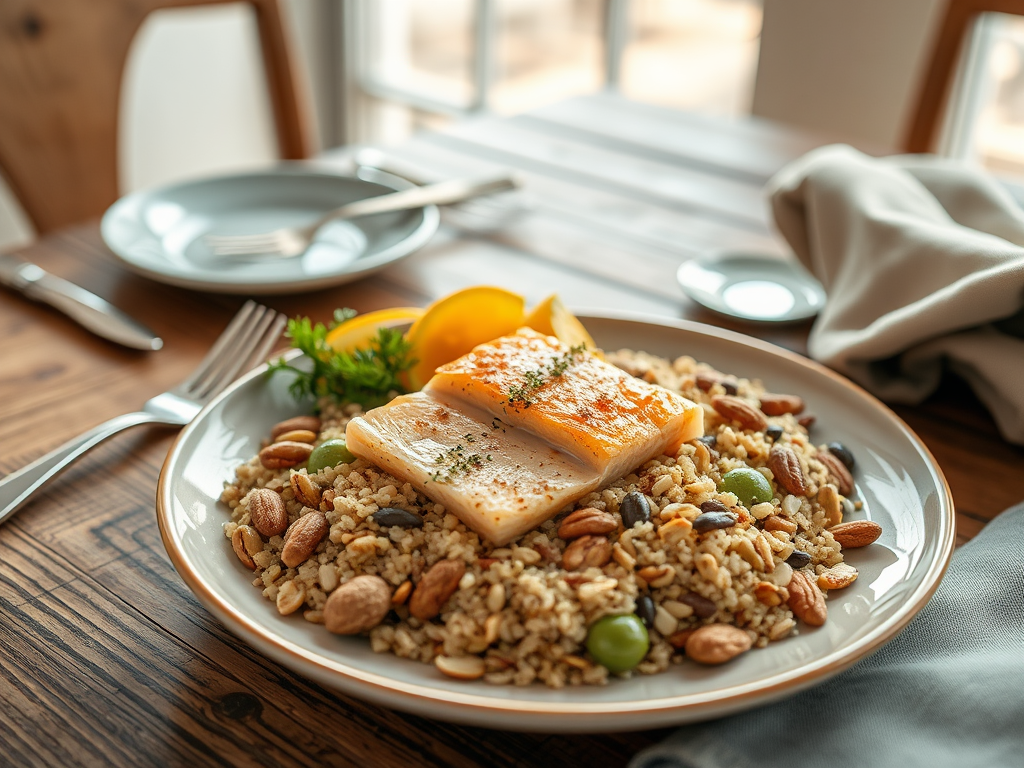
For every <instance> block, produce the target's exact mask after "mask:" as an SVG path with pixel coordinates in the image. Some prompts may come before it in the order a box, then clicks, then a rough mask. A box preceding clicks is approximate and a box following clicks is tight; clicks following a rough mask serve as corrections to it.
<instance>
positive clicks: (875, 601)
mask: <svg viewBox="0 0 1024 768" xmlns="http://www.w3.org/2000/svg"><path fill="white" fill-rule="evenodd" d="M583 319H584V322H585V323H586V326H587V328H588V329H589V330H590V332H591V333H592V334H593V336H594V339H595V340H596V342H597V343H598V345H599V346H601V347H603V348H604V349H619V348H622V347H630V348H633V349H645V350H647V351H649V352H653V353H656V354H659V355H665V356H669V357H674V356H678V355H681V354H688V355H692V356H694V357H696V358H697V359H699V360H705V361H707V362H709V363H711V364H713V365H715V366H716V367H718V368H719V369H721V370H723V371H729V372H732V373H735V374H738V375H740V376H746V377H757V378H760V379H762V380H763V381H764V382H765V384H766V385H767V386H768V387H769V388H770V389H772V390H774V391H778V392H792V393H797V394H801V395H803V396H804V397H805V398H806V400H807V401H808V404H809V410H810V411H812V412H814V413H815V414H817V416H818V423H817V424H816V425H815V427H814V432H813V437H814V439H815V441H816V442H827V441H830V440H841V441H842V442H844V443H845V444H846V445H847V446H848V447H849V448H850V449H851V450H852V451H853V452H854V454H855V455H856V458H857V471H856V480H857V490H858V492H859V494H860V497H861V498H862V499H863V500H864V502H865V511H864V512H862V513H858V515H857V516H856V518H855V519H857V518H860V517H867V518H870V519H873V520H876V521H878V522H879V523H880V524H881V525H882V528H883V531H884V532H883V534H882V537H881V539H879V541H878V542H877V543H876V544H874V545H872V546H870V547H866V548H864V549H861V550H854V551H851V552H849V553H848V555H847V556H848V559H849V561H850V562H851V563H852V564H854V565H855V566H856V567H857V568H858V569H859V570H860V578H859V579H858V580H857V581H856V582H855V583H854V584H853V585H852V586H851V587H849V588H847V589H845V590H843V591H842V592H836V593H833V597H831V598H830V599H829V619H828V622H827V623H826V625H825V626H824V627H821V628H819V629H813V630H811V629H808V628H806V627H803V626H802V627H801V632H800V634H799V635H798V636H796V637H792V638H789V639H786V640H784V641H782V642H778V643H773V644H772V645H771V646H769V647H768V648H766V649H764V650H755V651H752V652H750V653H747V654H744V655H743V656H741V657H740V658H738V659H736V660H735V661H733V662H730V663H729V664H726V665H724V666H722V667H716V668H708V667H701V666H699V665H697V664H692V663H684V664H682V665H679V666H673V667H671V668H670V669H669V670H668V671H667V672H665V673H663V674H659V675H652V676H643V675H638V676H635V677H633V678H632V679H629V680H621V679H613V680H612V681H611V682H610V683H609V684H608V685H607V686H604V687H579V688H572V689H562V690H550V689H548V688H546V687H545V686H543V685H540V684H536V685H531V686H528V687H523V688H515V687H507V686H490V685H487V684H486V683H483V682H479V681H478V682H472V683H466V682H459V681H456V680H453V679H450V678H446V677H444V676H443V675H442V674H441V673H440V672H439V671H438V670H437V669H435V668H434V667H433V666H432V665H427V664H421V663H419V662H414V661H409V660H405V659H399V658H397V657H395V656H391V655H383V654H381V655H378V654H375V653H373V652H372V651H371V650H370V647H369V643H368V642H367V641H366V640H365V639H364V638H351V637H338V636H334V635H331V634H329V633H328V632H326V631H325V630H324V629H323V627H321V626H318V625H314V624H310V623H308V622H306V621H304V620H303V619H302V618H301V617H299V616H295V615H293V616H289V617H282V616H280V615H278V613H277V610H276V608H275V606H274V605H273V604H272V603H271V602H269V601H268V600H266V599H264V598H263V597H262V596H261V594H260V590H258V589H256V588H255V587H253V586H252V585H251V583H250V579H251V572H250V571H247V570H245V568H244V567H243V566H242V565H241V564H240V563H239V562H238V559H237V558H236V557H235V556H234V555H233V553H232V552H231V546H230V542H229V541H228V540H227V539H226V538H225V537H224V536H223V534H222V532H221V525H222V524H223V523H224V522H225V521H227V520H228V519H229V517H230V516H229V513H228V510H227V508H226V507H224V506H223V505H221V504H219V503H218V502H217V498H218V495H219V493H220V491H221V489H222V488H223V485H224V482H225V481H226V480H228V479H230V478H231V477H233V470H234V468H235V466H237V465H238V464H239V463H241V462H243V461H246V460H247V459H249V458H250V457H251V456H253V455H254V454H255V453H256V452H257V451H258V449H259V447H260V439H261V438H263V437H264V436H265V435H267V434H268V433H269V431H270V427H271V426H272V425H273V424H274V423H276V422H278V421H280V420H282V419H284V418H288V417H291V416H294V415H297V414H298V413H300V412H302V408H301V407H300V406H298V405H297V404H296V403H295V402H294V401H293V400H292V399H291V397H290V396H289V395H288V393H287V391H286V389H287V382H286V381H285V380H284V379H283V378H276V379H269V380H268V379H267V378H266V377H265V376H263V375H262V374H261V373H260V372H258V371H257V372H255V373H253V374H250V375H249V376H248V377H246V378H244V379H242V380H241V381H240V382H238V383H237V384H236V385H235V386H233V387H232V388H231V389H229V390H228V391H227V392H225V393H224V394H223V395H222V396H221V397H219V398H218V399H217V400H215V401H214V402H213V403H211V404H210V405H209V406H208V407H207V408H206V409H205V410H204V411H203V412H202V413H201V414H200V415H199V417H197V418H196V420H195V421H193V422H192V423H191V424H190V425H189V426H188V427H186V428H185V430H184V431H183V432H182V433H181V435H180V436H179V438H178V440H177V442H175V444H174V446H173V448H172V449H171V452H170V454H169V455H168V457H167V462H166V464H165V465H164V468H163V472H162V474H161V476H160V487H159V491H158V495H157V511H158V519H159V523H160V530H161V534H162V536H163V540H164V544H165V546H166V547H167V551H168V554H169V555H170V557H171V560H172V562H173V563H174V566H175V567H176V568H177V569H178V572H179V573H180V574H181V576H182V578H183V579H184V580H185V582H186V583H187V584H188V586H189V587H190V588H191V589H192V591H193V592H194V593H195V595H196V597H198V598H199V600H200V602H202V604H203V605H205V606H206V607H207V608H208V609H209V610H210V611H211V612H212V613H213V614H214V615H215V616H216V617H217V618H218V619H219V620H220V621H222V622H223V623H224V625H225V626H226V627H227V628H228V629H229V630H230V631H231V632H233V633H234V634H236V635H237V636H238V637H239V638H241V639H242V640H243V641H245V642H247V643H249V644H251V645H252V646H254V647H255V648H257V649H259V650H260V651H262V652H263V653H265V654H266V655H268V656H270V657H271V658H273V659H275V660H276V661H278V662H280V663H281V664H283V665H285V666H287V667H290V668H292V669H293V670H295V671H296V672H298V673H300V674H303V675H306V676H308V677H310V678H312V679H314V680H316V681H318V682H320V683H322V684H324V685H327V686H331V687H334V688H337V689H340V690H342V691H344V692H346V693H350V694H352V695H354V696H359V697H362V698H365V699H369V700H371V701H374V702H377V703H379V704H383V705H385V706H388V707H394V708H396V709H401V710H406V711H409V712H414V713H416V714H419V715H423V716H426V717H435V718H443V719H446V720H453V721H457V722H462V723H467V724H473V725H481V726H486V727H490V728H503V729H518V730H533V731H556V732H561V733H566V732H573V731H580V732H585V731H612V730H629V729H647V728H656V727H662V726H667V725H673V724H677V723H683V722H688V721H694V720H701V719H707V718H711V717H715V716H719V715H723V714H726V713H730V712H735V711H738V710H741V709H746V708H749V707H752V706H755V705H757V704H763V703H765V702H768V701H771V700H773V699H777V698H779V697H782V696H785V695H789V694H791V693H794V692H795V691H797V690H800V689H802V688H805V687H807V686H810V685H813V684H815V683H818V682H821V681H823V680H825V679H826V678H828V677H830V676H831V675H834V674H835V673H837V672H839V671H840V670H842V669H844V668H846V667H848V666H849V665H851V664H853V663H854V662H855V661H856V660H857V659H859V658H861V657H863V656H864V655H865V654H868V653H870V652H871V651H873V650H875V649H876V648H878V647H879V646H880V645H882V644H883V643H884V642H886V641H887V640H889V639H890V638H892V637H893V636H894V635H895V634H896V633H897V632H898V631H899V630H900V629H901V628H902V627H903V626H905V625H906V623H907V622H908V621H909V620H910V619H911V618H912V617H913V616H914V614H915V613H917V611H918V610H920V608H921V607H922V606H923V605H924V603H925V602H926V601H927V600H928V598H929V597H930V596H931V594H932V592H933V591H934V590H935V587H936V586H937V584H938V582H939V579H940V577H941V576H942V573H943V572H944V570H945V568H946V565H947V563H948V562H949V557H950V555H951V554H952V551H953V541H954V535H953V530H954V521H953V505H952V500H951V498H950V495H949V489H948V487H947V486H946V484H945V481H944V479H943V477H942V474H941V473H940V471H939V469H938V467H937V466H936V464H935V461H934V460H933V459H932V457H931V456H930V454H929V453H928V451H927V450H926V449H925V447H924V446H923V445H922V444H921V442H920V441H919V440H918V438H917V437H916V436H915V435H914V434H913V433H912V432H911V431H910V429H909V428H908V427H907V426H906V425H905V424H903V422H902V421H900V420H899V419H898V418H897V417H896V416H895V415H894V414H893V413H892V412H891V411H889V410H888V409H887V408H886V407H885V406H883V405H882V404H881V403H879V402H878V401H877V400H875V399H874V398H873V397H871V396H870V395H868V394H866V393H865V392H864V391H862V390H861V389H859V388H858V387H856V386H855V385H853V384H851V383H850V382H849V381H847V380H846V379H844V378H842V377H840V376H838V375H836V374H834V373H832V372H830V371H828V370H826V369H824V368H822V367H821V366H819V365H817V364H815V363H812V362H809V361H808V360H806V359H804V358H801V357H799V356H797V355H794V354H791V353H789V352H786V351H785V350H782V349H779V348H778V347H774V346H772V345H769V344H766V343H763V342H760V341H756V340H754V339H750V338H747V337H745V336H741V335H739V334H734V333H729V332H726V331H722V330H720V329H717V328H711V327H708V326H702V325H698V324H695V323H684V322H667V321H644V320H640V319H627V318H615V317H594V316H591V317H584V318H583ZM306 412H308V410H307V411H306Z"/></svg>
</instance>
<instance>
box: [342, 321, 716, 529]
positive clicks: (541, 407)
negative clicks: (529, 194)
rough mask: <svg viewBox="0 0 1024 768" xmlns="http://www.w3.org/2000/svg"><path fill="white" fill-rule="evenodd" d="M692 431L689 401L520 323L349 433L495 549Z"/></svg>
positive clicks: (695, 426)
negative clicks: (507, 333)
mask: <svg viewBox="0 0 1024 768" xmlns="http://www.w3.org/2000/svg"><path fill="white" fill-rule="evenodd" d="M701 434H703V411H702V410H701V408H700V407H699V406H697V405H696V404H694V403H692V402H690V401H689V400H687V399H685V398H683V397H680V396H679V395H677V394H674V393H672V392H669V391H668V390H666V389H663V388H661V387H657V386H655V385H653V384H648V383H647V382H645V381H642V380H640V379H636V378H634V377H632V376H630V375H629V374H626V373H625V372H623V371H621V370H619V369H618V368H616V367H614V366H612V365H609V364H607V363H605V362H603V361H601V360H598V359H597V358H595V357H593V356H592V355H590V354H586V353H585V352H582V351H580V350H573V349H570V348H569V347H567V346H566V345H564V344H562V343H561V342H559V341H558V340H557V339H556V338H554V337H550V336H543V335H541V334H538V333H536V332H534V331H531V330H529V329H522V330H520V331H519V332H518V333H516V334H514V335H512V336H505V337H502V338H500V339H496V340H495V341H492V342H489V343H487V344H482V345H480V346H479V347H477V348H476V349H474V350H473V351H472V352H471V353H470V354H468V355H465V356H463V357H462V358H460V359H459V360H456V361H455V362H453V363H450V364H448V365H445V366H442V367H441V368H439V369H438V372H437V374H436V375H435V376H434V378H432V379H431V380H430V382H429V383H428V385H427V387H426V388H425V389H424V391H423V392H418V393H414V394H411V395H403V396H401V397H398V398H396V399H394V400H392V401H391V402H390V403H388V404H387V405H384V406H382V407H380V408H375V409H373V410H371V411H369V412H368V413H366V414H365V415H364V416H362V417H360V418H356V419H353V420H352V421H350V422H349V424H348V427H347V430H346V439H347V442H348V447H349V449H350V450H351V451H352V452H353V453H354V454H355V455H356V456H359V457H361V458H363V459H366V460H367V461H370V462H372V463H373V464H376V465H377V466H380V467H382V468H384V469H386V470H388V471H389V472H391V473H392V474H394V475H395V476H397V477H400V478H402V479H403V480H407V481H408V482H410V483H412V484H413V485H414V486H416V487H417V488H418V489H419V490H421V491H422V492H423V493H425V494H426V495H427V496H429V497H430V498H432V499H434V500H435V501H437V502H439V503H441V504H444V505H445V507H447V508H448V509H450V510H451V511H452V512H453V513H454V514H456V515H457V516H458V517H459V519H461V520H462V522H464V523H465V524H466V525H467V526H469V527H470V528H472V529H473V530H474V531H476V532H477V533H479V534H480V535H481V536H483V537H485V538H487V539H489V540H490V541H492V542H494V543H495V544H499V545H500V544H505V543H507V542H509V541H511V540H512V539H514V538H516V537H517V536H519V535H521V534H523V533H525V532H526V531H529V530H531V529H533V528H535V527H537V526H538V525H540V524H541V523H542V522H544V521H545V520H547V519H548V518H550V517H551V516H552V515H554V514H556V513H557V512H558V511H559V510H561V509H562V508H564V507H565V506H566V505H568V504H570V503H572V502H573V501H576V500H577V499H579V498H580V497H582V496H584V495H586V494H587V493H589V492H590V491H592V490H594V489H596V488H598V487H600V486H602V485H605V484H606V483H608V482H609V481H611V480H614V479H615V478H617V477H621V476H622V475H624V474H626V473H627V472H629V471H630V470H632V469H634V468H636V467H637V466H639V465H640V464H642V463H643V462H645V461H647V460H648V459H650V458H652V457H654V456H657V455H659V454H661V453H663V452H666V451H674V450H675V449H676V448H678V446H679V445H680V444H682V443H683V442H686V441H688V440H692V439H694V438H695V437H699V436H700V435H701Z"/></svg>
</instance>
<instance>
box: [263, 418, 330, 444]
mask: <svg viewBox="0 0 1024 768" xmlns="http://www.w3.org/2000/svg"><path fill="white" fill-rule="evenodd" d="M296 429H305V430H309V431H310V432H319V431H320V418H319V417H318V416H296V417H294V418H291V419H285V420H284V421H279V422H278V423H277V424H275V425H274V426H273V427H271V428H270V440H271V442H277V439H278V437H280V436H281V435H283V434H284V433H285V432H292V431H293V430H296Z"/></svg>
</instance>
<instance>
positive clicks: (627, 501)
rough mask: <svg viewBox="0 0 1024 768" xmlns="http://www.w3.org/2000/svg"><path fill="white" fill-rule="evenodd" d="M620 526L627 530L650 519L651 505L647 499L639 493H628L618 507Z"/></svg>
mask: <svg viewBox="0 0 1024 768" xmlns="http://www.w3.org/2000/svg"><path fill="white" fill-rule="evenodd" d="M619 515H620V516H621V517H622V525H623V526H624V527H625V528H626V530H629V529H630V528H632V527H633V526H634V525H636V524H637V523H646V522H647V521H648V520H650V519H651V505H650V503H649V502H648V501H647V497H646V496H644V495H643V494H642V493H640V492H639V491H630V492H629V493H627V494H626V498H624V499H623V500H622V504H620V505H619Z"/></svg>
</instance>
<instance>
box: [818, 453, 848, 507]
mask: <svg viewBox="0 0 1024 768" xmlns="http://www.w3.org/2000/svg"><path fill="white" fill-rule="evenodd" d="M815 458H816V459H817V460H818V461H820V462H821V463H822V464H823V465H824V466H825V469H827V470H828V473H829V474H830V475H831V476H832V478H833V479H834V480H835V481H836V487H837V488H838V489H839V492H840V493H841V494H843V496H849V495H850V494H852V493H853V475H851V474H850V470H848V469H847V468H846V465H845V464H843V462H841V461H840V460H839V459H838V458H837V457H836V456H834V455H832V454H831V453H829V452H828V451H819V452H818V454H817V456H815Z"/></svg>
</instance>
